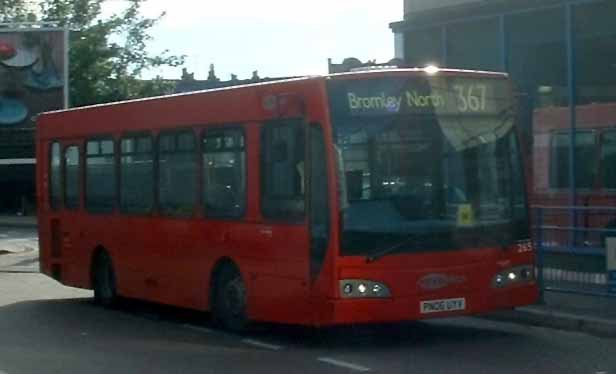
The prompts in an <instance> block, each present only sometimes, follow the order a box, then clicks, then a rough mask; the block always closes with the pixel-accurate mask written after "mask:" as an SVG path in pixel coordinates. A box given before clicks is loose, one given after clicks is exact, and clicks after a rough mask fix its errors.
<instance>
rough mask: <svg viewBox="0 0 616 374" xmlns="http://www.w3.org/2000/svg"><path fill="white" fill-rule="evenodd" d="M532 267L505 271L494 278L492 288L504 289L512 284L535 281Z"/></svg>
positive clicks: (513, 268) (527, 266) (524, 266)
mask: <svg viewBox="0 0 616 374" xmlns="http://www.w3.org/2000/svg"><path fill="white" fill-rule="evenodd" d="M534 269H535V268H534V266H532V265H521V266H516V267H512V268H509V269H505V270H503V271H501V272H499V273H498V274H496V275H495V276H494V278H493V279H492V287H494V288H504V287H507V286H510V285H513V284H520V283H527V282H531V281H533V280H534V279H535V270H534Z"/></svg>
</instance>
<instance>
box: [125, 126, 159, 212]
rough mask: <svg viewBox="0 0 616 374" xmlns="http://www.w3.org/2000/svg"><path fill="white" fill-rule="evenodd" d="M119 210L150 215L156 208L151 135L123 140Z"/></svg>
mask: <svg viewBox="0 0 616 374" xmlns="http://www.w3.org/2000/svg"><path fill="white" fill-rule="evenodd" d="M121 152H122V153H121V160H120V209H121V211H122V212H123V213H129V214H130V213H133V214H139V213H146V214H147V213H150V212H151V211H152V208H153V206H154V157H153V154H152V139H151V138H150V136H137V137H127V138H124V139H122V143H121Z"/></svg>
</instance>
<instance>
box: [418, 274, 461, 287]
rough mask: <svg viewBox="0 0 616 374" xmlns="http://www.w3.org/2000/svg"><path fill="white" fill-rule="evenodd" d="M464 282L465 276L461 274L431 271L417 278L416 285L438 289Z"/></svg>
mask: <svg viewBox="0 0 616 374" xmlns="http://www.w3.org/2000/svg"><path fill="white" fill-rule="evenodd" d="M464 282H466V277H464V276H461V275H448V274H441V273H431V274H428V275H424V276H423V277H421V278H419V280H418V281H417V286H419V288H421V289H422V290H438V289H441V288H445V287H447V286H449V285H451V284H460V283H464Z"/></svg>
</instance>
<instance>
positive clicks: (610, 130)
mask: <svg viewBox="0 0 616 374" xmlns="http://www.w3.org/2000/svg"><path fill="white" fill-rule="evenodd" d="M611 126H614V127H610V126H608V127H605V128H603V129H600V130H599V143H598V145H599V147H598V148H599V151H598V153H599V154H598V158H599V170H598V172H597V174H598V178H599V181H600V183H599V189H600V190H603V191H606V192H609V193H613V192H616V186H615V187H607V183H606V175H605V160H604V158H603V145H604V139H605V135H606V134H607V133H613V134H614V135H616V124H612V125H611ZM615 140H616V139H615ZM615 143H616V142H615Z"/></svg>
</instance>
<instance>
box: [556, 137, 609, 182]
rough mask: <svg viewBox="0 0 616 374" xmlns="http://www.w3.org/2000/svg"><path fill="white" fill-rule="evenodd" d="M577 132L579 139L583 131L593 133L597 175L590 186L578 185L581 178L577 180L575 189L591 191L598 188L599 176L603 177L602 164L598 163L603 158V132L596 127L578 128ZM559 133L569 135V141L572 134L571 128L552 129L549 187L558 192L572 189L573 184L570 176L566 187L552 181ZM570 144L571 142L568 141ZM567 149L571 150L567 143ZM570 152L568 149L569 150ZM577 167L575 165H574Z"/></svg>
mask: <svg viewBox="0 0 616 374" xmlns="http://www.w3.org/2000/svg"><path fill="white" fill-rule="evenodd" d="M575 132H576V140H577V139H578V135H579V134H580V133H582V132H587V133H591V134H592V135H593V138H594V154H593V157H592V158H593V161H595V164H596V165H597V169H596V170H595V175H594V178H593V180H592V181H591V183H590V187H581V186H578V185H577V183H579V180H576V182H577V183H576V186H575V189H576V190H577V191H581V192H590V191H592V190H596V189H597V181H598V178H600V177H601V172H602V171H601V165H600V164H598V163H597V162H596V161H600V160H601V143H600V141H601V132H600V131H598V130H597V129H595V128H588V129H587V128H578V129H576V130H575ZM559 135H565V136H567V140H568V141H569V137H570V136H571V134H570V131H569V130H560V129H559V130H553V131H550V149H549V152H548V160H549V163H548V165H549V167H548V189H549V190H550V191H556V192H564V191H568V190H570V189H571V186H570V185H569V179H568V178H569V177H567V185H566V186H565V187H555V186H554V184H553V183H552V181H553V179H554V177H553V175H554V174H553V173H554V169H553V168H554V167H555V165H554V162H553V160H554V157H553V152H554V149H555V148H554V142H555V141H556V137H557V136H559ZM568 144H569V143H568ZM575 147H576V150H577V148H578V145H577V144H576V145H575ZM567 150H569V145H567ZM567 152H568V151H567ZM576 156H578V153H577V152H576ZM568 162H569V160H567V163H568ZM574 162H577V160H574ZM574 167H575V165H574ZM568 173H569V171H567V174H568ZM576 176H577V172H576Z"/></svg>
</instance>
